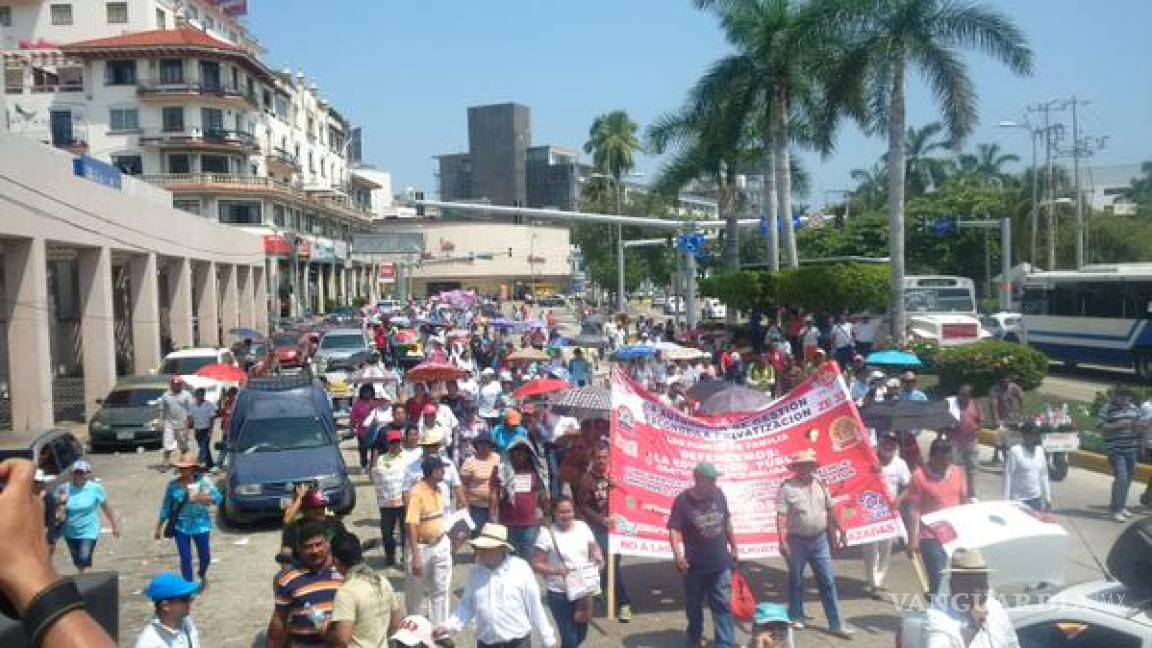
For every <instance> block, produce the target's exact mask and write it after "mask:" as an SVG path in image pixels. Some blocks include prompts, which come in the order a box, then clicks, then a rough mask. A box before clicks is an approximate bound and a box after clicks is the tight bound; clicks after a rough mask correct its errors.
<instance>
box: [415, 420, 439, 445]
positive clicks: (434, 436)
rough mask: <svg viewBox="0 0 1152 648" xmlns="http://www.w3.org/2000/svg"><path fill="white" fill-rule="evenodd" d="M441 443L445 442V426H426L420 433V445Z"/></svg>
mask: <svg viewBox="0 0 1152 648" xmlns="http://www.w3.org/2000/svg"><path fill="white" fill-rule="evenodd" d="M441 443H444V430H443V428H441V427H440V426H439V425H434V426H432V427H430V428H424V433H423V434H421V435H420V445H422V446H425V445H439V444H441Z"/></svg>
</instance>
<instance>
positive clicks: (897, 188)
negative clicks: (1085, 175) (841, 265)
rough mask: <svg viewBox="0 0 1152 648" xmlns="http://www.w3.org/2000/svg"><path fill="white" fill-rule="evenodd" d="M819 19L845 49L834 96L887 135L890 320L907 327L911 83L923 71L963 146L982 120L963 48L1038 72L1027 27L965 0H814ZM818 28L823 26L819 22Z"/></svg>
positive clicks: (899, 330)
mask: <svg viewBox="0 0 1152 648" xmlns="http://www.w3.org/2000/svg"><path fill="white" fill-rule="evenodd" d="M813 12H814V15H815V16H817V19H816V23H815V24H816V25H818V26H820V27H822V28H823V29H825V30H829V31H832V32H834V34H835V35H834V38H835V40H837V41H839V42H844V43H846V44H847V48H848V49H847V51H846V53H845V55H844V56H843V57H842V59H841V60H840V61H839V62H838V63H837V65H836V66H835V67H834V68H833V69H832V70H831V72H830V74H831V76H832V79H833V80H834V82H835V83H836V84H837V89H836V91H835V92H834V93H833V95H832V96H833V97H834V99H835V100H836V101H837V102H843V103H844V104H845V105H847V106H852V105H854V104H856V103H857V102H858V101H860V100H861V98H864V99H865V100H866V101H867V103H868V106H869V108H870V111H869V115H868V117H869V119H868V120H867V122H866V123H867V125H868V126H869V127H870V128H871V130H872V131H873V132H877V133H883V134H886V135H887V137H888V155H889V161H890V164H889V165H888V206H889V225H888V227H889V230H890V233H891V236H889V256H890V257H891V259H892V287H891V289H892V295H893V300H892V320H893V330H894V331H895V332H896V335H897V336H898V338H899V339H903V333H904V321H905V316H904V304H903V300H902V299H900V298H899V297H900V295H901V293H902V292H903V284H904V274H905V249H904V243H905V240H904V206H905V205H904V192H905V159H904V158H905V138H906V135H907V133H906V131H905V129H906V128H907V124H906V121H907V120H906V109H907V106H906V104H907V95H906V88H905V87H906V82H907V76H908V72H909V71H910V70H916V71H919V72H920V74H921V76H922V77H923V78H924V79H925V80H926V81H927V83H928V86H929V88H930V90H931V91H932V94H933V95H934V96H935V98H936V101H937V103H938V104H939V108H940V112H941V116H942V117H943V123H944V127H945V131H946V133H947V135H948V139H949V141H950V142H951V143H952V144H953V146H957V145H959V144H960V143H961V142H962V141H963V140H964V139H965V138H966V137H967V136H968V134H969V133H971V131H972V128H973V126H974V125H975V123H976V120H977V114H976V113H977V110H976V104H977V95H976V89H975V87H974V84H973V83H972V79H971V78H970V77H969V75H968V69H967V66H966V65H965V64H964V61H963V60H962V58H961V51H962V50H965V49H974V50H978V51H981V52H983V53H985V54H987V55H990V56H991V57H993V58H995V59H998V60H1000V61H1001V62H1003V63H1004V64H1006V65H1007V66H1008V68H1009V69H1010V70H1011V71H1013V72H1015V73H1017V74H1029V73H1031V71H1032V51H1031V50H1030V49H1029V48H1028V45H1027V42H1026V38H1025V36H1024V33H1023V32H1022V31H1021V30H1020V29H1019V28H1018V27H1017V26H1016V25H1015V23H1013V22H1012V21H1011V20H1010V19H1009V18H1008V17H1007V16H1005V15H1004V14H1002V13H1001V12H999V11H996V10H994V9H991V8H988V7H986V6H980V5H974V4H970V3H968V2H964V1H962V0H815V3H814V8H813ZM818 28H819V27H818Z"/></svg>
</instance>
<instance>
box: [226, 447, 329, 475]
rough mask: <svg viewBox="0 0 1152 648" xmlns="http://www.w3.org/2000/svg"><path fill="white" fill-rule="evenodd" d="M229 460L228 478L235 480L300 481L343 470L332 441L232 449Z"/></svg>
mask: <svg viewBox="0 0 1152 648" xmlns="http://www.w3.org/2000/svg"><path fill="white" fill-rule="evenodd" d="M231 461H232V466H231V468H230V472H231V474H230V478H231V480H232V481H233V482H234V483H237V484H254V483H261V484H263V483H268V482H289V481H303V480H306V479H312V478H314V477H319V476H324V475H343V474H345V467H344V460H343V458H342V457H341V456H340V451H339V450H338V449H337V448H336V446H335V445H327V446H320V447H317V448H302V449H299V450H282V451H280V452H253V453H252V454H241V453H235V454H233V455H232V457H231Z"/></svg>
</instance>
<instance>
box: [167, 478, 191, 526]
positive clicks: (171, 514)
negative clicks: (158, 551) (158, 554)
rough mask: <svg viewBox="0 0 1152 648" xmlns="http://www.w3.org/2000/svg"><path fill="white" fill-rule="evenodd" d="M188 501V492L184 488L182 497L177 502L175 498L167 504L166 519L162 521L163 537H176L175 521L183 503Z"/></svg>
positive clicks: (178, 516)
mask: <svg viewBox="0 0 1152 648" xmlns="http://www.w3.org/2000/svg"><path fill="white" fill-rule="evenodd" d="M187 502H188V492H187V489H185V492H184V499H182V500H180V501H179V502H177V501H176V500H175V498H173V499H172V502H171V503H170V504H168V521H167V522H165V523H164V537H165V538H174V537H176V521H177V520H178V519H179V518H180V511H183V510H184V504H186V503H187Z"/></svg>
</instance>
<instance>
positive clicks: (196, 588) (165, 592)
mask: <svg viewBox="0 0 1152 648" xmlns="http://www.w3.org/2000/svg"><path fill="white" fill-rule="evenodd" d="M199 593H200V585H198V584H196V583H191V582H189V581H186V580H184V579H183V578H181V577H179V576H177V575H176V574H171V573H168V574H160V575H159V576H157V577H156V578H153V579H152V582H151V583H149V584H148V592H147V594H148V598H150V599H152V602H153V603H159V602H161V601H172V600H175V599H182V598H188V597H190V596H195V595H196V594H199Z"/></svg>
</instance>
